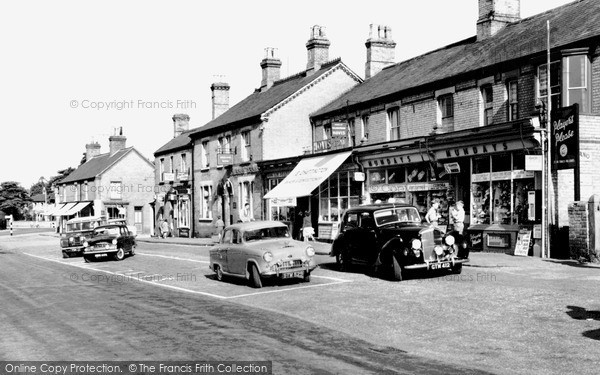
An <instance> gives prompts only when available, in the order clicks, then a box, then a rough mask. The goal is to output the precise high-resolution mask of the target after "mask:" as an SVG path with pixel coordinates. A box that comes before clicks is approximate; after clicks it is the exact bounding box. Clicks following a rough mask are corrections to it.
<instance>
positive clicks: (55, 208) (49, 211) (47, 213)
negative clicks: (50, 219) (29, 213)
mask: <svg viewBox="0 0 600 375" xmlns="http://www.w3.org/2000/svg"><path fill="white" fill-rule="evenodd" d="M62 206H63V205H62V204H60V203H59V204H58V205H56V206H49V207H47V208H46V210H44V212H43V214H42V215H44V216H53V215H54V213H55V212H56V211H58V210H59V209H60V208H61V207H62Z"/></svg>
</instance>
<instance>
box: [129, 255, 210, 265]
mask: <svg viewBox="0 0 600 375" xmlns="http://www.w3.org/2000/svg"><path fill="white" fill-rule="evenodd" d="M136 254H139V255H144V256H147V257H158V258H166V259H175V260H185V261H186V262H196V263H206V264H208V263H210V262H209V261H207V260H196V259H189V258H179V257H174V256H170V255H158V254H148V253H140V252H136Z"/></svg>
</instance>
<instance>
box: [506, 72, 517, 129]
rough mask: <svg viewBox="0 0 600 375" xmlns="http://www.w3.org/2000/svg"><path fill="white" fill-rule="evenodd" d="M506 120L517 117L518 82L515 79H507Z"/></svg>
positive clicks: (512, 119)
mask: <svg viewBox="0 0 600 375" xmlns="http://www.w3.org/2000/svg"><path fill="white" fill-rule="evenodd" d="M506 86H507V87H506V88H507V92H508V100H507V102H508V121H514V120H516V119H518V118H519V83H518V82H517V81H516V80H513V81H508V83H507V85H506Z"/></svg>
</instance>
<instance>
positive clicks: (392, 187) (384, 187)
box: [369, 184, 406, 194]
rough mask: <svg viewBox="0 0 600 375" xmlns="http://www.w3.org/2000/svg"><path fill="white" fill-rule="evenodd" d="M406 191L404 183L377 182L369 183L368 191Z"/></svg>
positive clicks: (374, 192)
mask: <svg viewBox="0 0 600 375" xmlns="http://www.w3.org/2000/svg"><path fill="white" fill-rule="evenodd" d="M404 191H406V185H404V184H378V185H369V193H371V194H377V193H401V192H404Z"/></svg>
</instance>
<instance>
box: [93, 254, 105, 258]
mask: <svg viewBox="0 0 600 375" xmlns="http://www.w3.org/2000/svg"><path fill="white" fill-rule="evenodd" d="M94 256H95V257H96V258H102V257H105V256H107V254H96V255H94Z"/></svg>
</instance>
